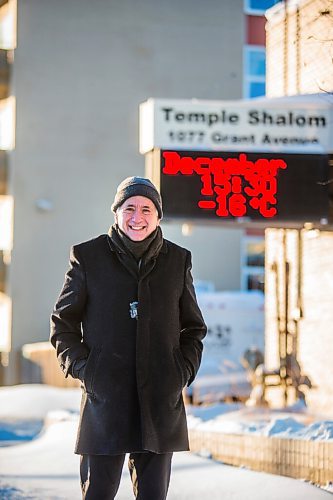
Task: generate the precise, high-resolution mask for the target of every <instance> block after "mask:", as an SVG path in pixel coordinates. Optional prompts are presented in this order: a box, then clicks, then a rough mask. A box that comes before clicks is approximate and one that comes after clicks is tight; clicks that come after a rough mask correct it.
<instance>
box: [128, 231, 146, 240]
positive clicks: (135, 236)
mask: <svg viewBox="0 0 333 500" xmlns="http://www.w3.org/2000/svg"><path fill="white" fill-rule="evenodd" d="M127 236H128V237H129V239H130V240H132V241H143V240H144V239H145V238H147V233H146V231H133V230H131V231H129V232H128V233H127Z"/></svg>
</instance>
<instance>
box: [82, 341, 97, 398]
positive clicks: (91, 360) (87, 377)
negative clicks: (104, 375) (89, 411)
mask: <svg viewBox="0 0 333 500" xmlns="http://www.w3.org/2000/svg"><path fill="white" fill-rule="evenodd" d="M100 353H101V349H100V348H98V347H93V348H92V349H91V351H90V353H89V356H88V359H87V364H86V366H85V370H84V379H83V385H84V390H85V391H86V393H87V394H89V395H90V396H93V395H94V378H95V373H96V368H97V363H98V358H99V355H100Z"/></svg>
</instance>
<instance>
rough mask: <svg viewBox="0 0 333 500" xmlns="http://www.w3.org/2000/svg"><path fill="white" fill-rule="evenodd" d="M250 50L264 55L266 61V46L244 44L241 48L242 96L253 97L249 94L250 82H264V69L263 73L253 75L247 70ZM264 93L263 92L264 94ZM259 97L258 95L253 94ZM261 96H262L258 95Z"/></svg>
mask: <svg viewBox="0 0 333 500" xmlns="http://www.w3.org/2000/svg"><path fill="white" fill-rule="evenodd" d="M250 52H260V53H264V55H265V62H266V48H265V47H264V46H263V45H244V49H243V98H244V99H253V98H254V97H253V96H251V95H250V84H251V83H263V84H266V70H265V75H253V74H250V73H249V72H248V71H247V70H248V69H249V64H248V62H249V54H250ZM264 95H265V94H263V96H264ZM255 97H259V96H255ZM260 97H262V96H260Z"/></svg>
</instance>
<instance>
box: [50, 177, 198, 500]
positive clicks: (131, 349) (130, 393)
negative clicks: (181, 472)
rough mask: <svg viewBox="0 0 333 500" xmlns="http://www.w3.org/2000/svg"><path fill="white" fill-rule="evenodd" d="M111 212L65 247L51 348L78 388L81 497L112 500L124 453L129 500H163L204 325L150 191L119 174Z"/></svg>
mask: <svg viewBox="0 0 333 500" xmlns="http://www.w3.org/2000/svg"><path fill="white" fill-rule="evenodd" d="M112 211H113V212H114V214H115V223H114V224H113V226H111V228H110V230H109V233H108V234H103V235H101V236H98V237H97V238H94V239H93V240H90V241H87V242H84V243H81V244H79V245H75V246H74V247H72V250H71V259H70V268H69V270H68V272H67V274H66V279H65V283H64V286H63V289H62V291H61V293H60V296H59V298H58V301H57V303H56V305H55V308H54V311H53V313H52V316H51V342H52V344H53V346H54V347H55V348H56V351H57V356H58V360H59V363H60V366H61V368H62V370H63V372H64V374H65V376H66V377H67V376H68V375H70V376H72V377H74V378H78V379H80V380H81V382H82V403H81V409H80V424H79V430H78V438H77V442H76V447H75V453H77V454H80V455H81V462H80V474H81V488H82V497H83V498H84V499H87V500H103V499H113V498H115V495H116V493H117V491H118V488H119V484H120V479H121V472H122V468H123V463H124V459H125V455H126V453H129V462H128V466H129V470H130V474H131V479H132V484H133V492H134V495H135V497H136V498H137V499H139V500H165V499H166V496H167V491H168V487H169V480H170V471H171V460H172V454H173V452H174V451H182V450H188V435H187V426H186V416H185V409H184V403H183V398H182V390H183V388H184V387H185V385H186V384H187V385H189V384H190V383H191V382H192V381H193V380H194V377H195V375H196V373H197V371H198V368H199V365H200V361H201V353H202V339H203V337H204V336H205V334H206V326H205V324H204V321H203V318H202V315H201V312H200V310H199V307H198V304H197V301H196V297H195V293H194V289H193V284H192V276H191V254H190V252H189V251H188V250H185V249H184V248H181V247H179V246H178V245H175V244H174V243H171V242H170V241H168V240H165V239H164V238H163V236H162V231H161V228H160V220H161V218H162V215H163V213H162V200H161V197H160V194H159V193H158V191H157V189H156V188H155V186H154V185H153V184H152V183H151V182H150V181H149V180H148V179H145V178H142V177H128V178H127V179H125V180H124V181H123V182H122V183H121V184H120V185H119V186H118V189H117V192H116V196H115V199H114V202H113V205H112Z"/></svg>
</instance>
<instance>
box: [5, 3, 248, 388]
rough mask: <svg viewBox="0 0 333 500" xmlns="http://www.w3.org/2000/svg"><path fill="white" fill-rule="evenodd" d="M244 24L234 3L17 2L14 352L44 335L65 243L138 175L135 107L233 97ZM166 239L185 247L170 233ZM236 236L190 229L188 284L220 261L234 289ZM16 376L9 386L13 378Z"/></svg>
mask: <svg viewBox="0 0 333 500" xmlns="http://www.w3.org/2000/svg"><path fill="white" fill-rule="evenodd" d="M243 18H244V16H243V2H242V0H233V1H228V2H221V1H219V0H209V1H208V2H199V1H196V2H193V1H190V0H185V1H183V2H178V1H176V0H170V1H169V2H163V1H161V0H160V1H155V0H143V1H142V2H135V1H134V0H122V1H121V2H117V1H115V0H113V1H110V0H109V1H108V0H94V1H93V2H92V1H90V0H80V2H78V1H77V0H66V1H64V0H61V1H58V2H52V1H45V0H20V2H19V3H18V47H17V49H16V51H15V60H14V63H13V67H12V85H11V90H12V94H13V95H15V96H16V99H17V122H16V123H17V127H16V149H15V151H13V152H12V153H11V154H10V158H9V169H10V180H9V191H10V192H11V193H12V194H13V195H14V197H15V220H14V250H13V254H12V263H11V266H10V269H9V278H8V282H7V293H8V294H9V295H11V297H12V299H13V338H12V343H13V349H14V354H15V350H16V351H18V350H19V349H20V347H21V345H22V344H23V343H26V342H34V341H41V340H45V339H47V338H48V334H49V313H50V309H51V307H52V305H53V303H54V301H55V299H56V296H57V294H58V292H59V289H60V287H61V285H62V281H63V276H64V272H65V270H66V268H67V262H68V254H69V247H70V245H71V244H73V243H76V242H79V241H82V240H85V239H89V238H91V237H93V236H95V235H97V234H99V233H101V232H105V231H106V230H107V228H108V226H109V224H110V223H111V222H112V218H111V216H110V209H109V207H110V204H111V202H112V199H113V196H114V192H115V189H116V186H117V184H118V183H119V182H120V181H121V180H122V179H123V178H124V177H126V176H128V175H134V174H136V175H142V174H144V158H143V157H142V156H140V155H139V153H138V106H139V103H140V102H142V101H144V100H145V99H147V98H148V97H167V98H191V97H196V98H207V99H227V98H232V99H236V98H240V97H241V93H242V47H243V40H244V19H243ZM41 199H42V200H44V199H45V200H47V201H48V203H49V208H50V210H49V211H47V210H46V211H43V210H41V209H40V208H38V207H39V204H38V200H41ZM165 232H166V234H167V235H170V237H172V238H173V239H175V240H176V241H179V242H180V243H182V242H183V239H182V237H181V236H180V229H179V226H174V227H166V228H165ZM201 235H203V237H202V236H201ZM240 236H241V232H240V231H237V232H235V233H230V231H223V230H219V231H217V230H214V229H212V230H209V229H207V228H205V229H202V228H198V231H195V232H194V234H193V236H192V237H189V238H188V239H187V240H186V245H187V246H188V247H190V248H191V249H192V250H193V253H194V255H195V263H194V265H195V271H194V274H195V276H196V277H198V278H200V279H211V278H214V277H215V276H216V269H217V267H216V266H217V263H218V266H219V267H218V270H219V271H218V278H217V279H216V281H217V284H218V286H219V287H220V286H221V287H223V288H238V287H239V265H240V264H239V260H238V254H239V240H240ZM207 241H209V256H210V260H209V261H207V258H206V256H207V252H208V249H207ZM214 249H215V252H214ZM224 252H226V254H225V255H223V259H221V254H222V253H224ZM13 359H14V358H13ZM13 370H14V369H13ZM13 370H11V368H10V366H9V369H7V370H6V371H7V378H6V382H7V383H13V382H15V381H17V380H18V378H17V373H14V371H13Z"/></svg>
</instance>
